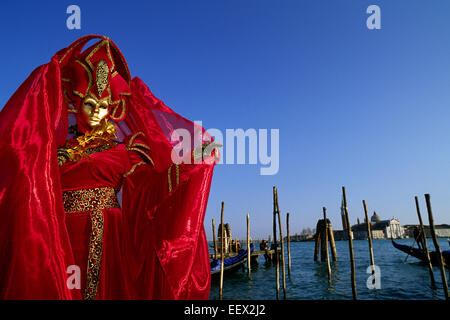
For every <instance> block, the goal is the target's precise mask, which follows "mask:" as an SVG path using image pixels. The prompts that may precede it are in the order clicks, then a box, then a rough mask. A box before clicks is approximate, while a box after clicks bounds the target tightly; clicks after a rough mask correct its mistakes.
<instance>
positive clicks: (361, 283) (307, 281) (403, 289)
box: [210, 239, 449, 300]
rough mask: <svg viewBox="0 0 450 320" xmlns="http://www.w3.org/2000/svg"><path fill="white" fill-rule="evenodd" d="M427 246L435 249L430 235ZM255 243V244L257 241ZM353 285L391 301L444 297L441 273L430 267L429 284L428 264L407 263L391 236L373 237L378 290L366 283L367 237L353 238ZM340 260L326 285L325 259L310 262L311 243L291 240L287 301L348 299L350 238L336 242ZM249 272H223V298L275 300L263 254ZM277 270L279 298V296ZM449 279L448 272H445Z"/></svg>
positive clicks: (215, 286) (443, 242) (214, 290)
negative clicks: (354, 279) (361, 238)
mask: <svg viewBox="0 0 450 320" xmlns="http://www.w3.org/2000/svg"><path fill="white" fill-rule="evenodd" d="M396 241H397V242H398V243H401V244H407V245H411V244H412V242H413V240H412V239H401V240H400V239H399V240H396ZM439 245H440V247H441V250H448V249H449V244H448V242H447V239H439ZM428 246H429V247H430V248H432V249H433V250H434V247H433V244H432V241H431V239H428ZM257 247H259V245H257ZM353 247H354V256H355V265H356V286H357V294H358V298H359V299H370V300H372V299H384V300H386V299H395V300H411V299H420V300H424V299H425V300H434V299H444V292H443V289H442V282H441V274H440V271H439V269H438V268H437V267H434V277H435V280H436V287H432V286H431V285H430V275H429V272H428V269H427V267H426V265H424V264H423V263H422V262H420V261H419V260H417V259H416V258H414V257H411V256H410V257H409V258H408V260H407V261H406V262H405V258H406V254H405V253H403V252H401V251H399V250H397V249H395V248H394V247H393V246H392V243H391V241H390V240H374V241H373V250H374V257H375V265H377V266H378V267H380V272H381V289H372V290H370V289H368V288H367V285H366V282H367V279H368V278H369V276H370V274H369V273H366V270H367V268H368V267H369V265H370V258H369V249H368V242H367V240H356V241H353ZM336 250H337V254H338V261H337V262H331V272H332V281H331V283H330V284H329V283H328V272H327V266H326V262H314V261H313V255H314V243H313V242H291V275H290V276H288V270H287V249H285V255H286V291H287V293H286V294H287V299H289V300H304V299H307V300H318V299H326V300H333V299H352V289H351V285H350V263H349V251H348V242H346V241H337V242H336ZM258 262H259V264H258V266H255V267H253V269H252V273H251V276H250V277H248V276H247V271H246V270H245V269H242V270H238V271H237V272H236V273H234V274H231V275H226V276H225V278H224V286H223V299H224V300H226V299H237V300H243V299H246V300H247V299H249V300H253V299H255V300H268V299H269V300H273V299H276V282H275V278H276V269H275V266H273V265H271V264H267V263H266V262H265V259H264V256H260V257H259V259H258ZM281 277H282V276H281V268H280V299H282V298H283V289H282V278H281ZM447 280H449V272H448V270H447ZM210 299H211V300H215V299H219V281H218V280H213V281H212V283H211V293H210Z"/></svg>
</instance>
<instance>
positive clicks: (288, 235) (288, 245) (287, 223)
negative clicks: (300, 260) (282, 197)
mask: <svg viewBox="0 0 450 320" xmlns="http://www.w3.org/2000/svg"><path fill="white" fill-rule="evenodd" d="M286 232H287V250H288V275H289V277H290V276H291V235H290V233H289V212H288V213H287V214H286Z"/></svg>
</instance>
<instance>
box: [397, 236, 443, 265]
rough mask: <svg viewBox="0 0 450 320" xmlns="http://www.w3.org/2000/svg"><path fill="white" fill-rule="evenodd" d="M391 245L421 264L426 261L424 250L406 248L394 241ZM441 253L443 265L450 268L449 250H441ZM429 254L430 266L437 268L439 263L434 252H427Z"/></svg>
mask: <svg viewBox="0 0 450 320" xmlns="http://www.w3.org/2000/svg"><path fill="white" fill-rule="evenodd" d="M392 245H393V246H394V247H395V248H396V249H398V250H400V251H403V252H404V253H407V254H409V255H410V256H413V257H414V258H417V259H419V260H421V261H423V262H426V261H427V258H426V253H425V251H424V250H421V249H418V248H414V247H411V246H407V245H404V244H399V243H397V242H395V241H394V240H392ZM441 252H442V258H443V259H444V262H445V265H446V267H447V268H449V267H450V250H443V251H441ZM429 254H430V260H431V264H432V265H433V266H438V265H439V262H438V256H437V254H436V251H429Z"/></svg>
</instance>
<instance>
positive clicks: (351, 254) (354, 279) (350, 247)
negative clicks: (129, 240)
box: [342, 187, 358, 300]
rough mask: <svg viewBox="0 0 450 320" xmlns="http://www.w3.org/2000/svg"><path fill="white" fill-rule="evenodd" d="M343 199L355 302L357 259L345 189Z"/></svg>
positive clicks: (356, 296)
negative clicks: (354, 251) (354, 252)
mask: <svg viewBox="0 0 450 320" xmlns="http://www.w3.org/2000/svg"><path fill="white" fill-rule="evenodd" d="M342 198H343V200H344V211H345V222H346V225H347V235H348V249H349V251H350V266H351V285H352V295H353V300H357V299H358V295H357V292H356V276H355V257H354V255H353V235H352V227H351V226H350V220H349V218H348V207H347V196H346V194H345V187H342Z"/></svg>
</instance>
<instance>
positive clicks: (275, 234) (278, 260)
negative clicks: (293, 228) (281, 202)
mask: <svg viewBox="0 0 450 320" xmlns="http://www.w3.org/2000/svg"><path fill="white" fill-rule="evenodd" d="M276 190H277V189H276V187H273V246H274V250H275V260H276V289H277V300H278V299H279V298H280V256H279V255H278V248H277V207H276Z"/></svg>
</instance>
